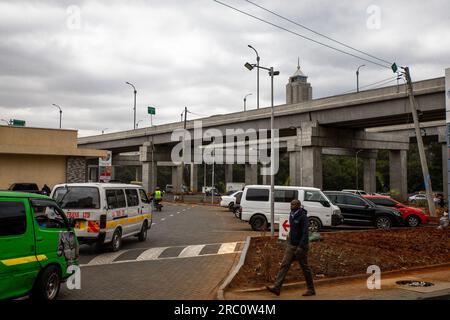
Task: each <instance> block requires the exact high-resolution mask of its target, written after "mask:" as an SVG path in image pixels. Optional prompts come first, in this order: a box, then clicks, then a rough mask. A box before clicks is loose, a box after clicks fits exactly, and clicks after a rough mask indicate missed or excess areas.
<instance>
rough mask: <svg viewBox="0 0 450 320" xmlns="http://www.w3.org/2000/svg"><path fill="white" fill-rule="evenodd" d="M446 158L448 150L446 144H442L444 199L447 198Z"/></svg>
mask: <svg viewBox="0 0 450 320" xmlns="http://www.w3.org/2000/svg"><path fill="white" fill-rule="evenodd" d="M448 156H449V149H448V146H447V143H443V144H442V188H443V190H442V191H443V193H444V198H447V197H448V175H449V174H448V162H449V160H448Z"/></svg>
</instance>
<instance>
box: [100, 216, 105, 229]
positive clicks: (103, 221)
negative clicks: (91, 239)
mask: <svg viewBox="0 0 450 320" xmlns="http://www.w3.org/2000/svg"><path fill="white" fill-rule="evenodd" d="M105 228H106V214H102V215H100V229H105Z"/></svg>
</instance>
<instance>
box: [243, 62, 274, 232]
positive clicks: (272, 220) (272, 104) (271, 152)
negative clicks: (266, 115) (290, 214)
mask: <svg viewBox="0 0 450 320" xmlns="http://www.w3.org/2000/svg"><path fill="white" fill-rule="evenodd" d="M244 66H245V67H246V68H247V69H248V70H250V71H251V70H253V68H257V69H258V70H259V69H264V70H267V71H269V76H270V92H271V97H270V100H271V112H270V233H271V235H272V237H273V236H274V235H275V226H274V222H275V198H274V196H275V167H274V164H275V135H274V124H275V114H274V102H273V78H274V76H278V75H279V74H280V71H274V70H273V67H270V68H266V67H262V66H260V65H259V64H256V65H255V64H250V63H248V62H246V63H245V65H244Z"/></svg>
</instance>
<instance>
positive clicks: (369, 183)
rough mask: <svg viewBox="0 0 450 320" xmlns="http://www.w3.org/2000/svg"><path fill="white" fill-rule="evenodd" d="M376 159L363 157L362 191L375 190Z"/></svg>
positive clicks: (373, 191) (369, 191) (372, 191)
mask: <svg viewBox="0 0 450 320" xmlns="http://www.w3.org/2000/svg"><path fill="white" fill-rule="evenodd" d="M376 171H377V159H375V158H366V159H364V191H366V192H367V193H375V192H377V177H376Z"/></svg>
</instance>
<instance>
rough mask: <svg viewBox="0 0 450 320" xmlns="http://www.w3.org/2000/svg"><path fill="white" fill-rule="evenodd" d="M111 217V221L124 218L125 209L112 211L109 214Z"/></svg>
mask: <svg viewBox="0 0 450 320" xmlns="http://www.w3.org/2000/svg"><path fill="white" fill-rule="evenodd" d="M111 215H112V217H113V219H117V218H121V217H125V216H126V213H125V209H120V210H117V211H113V212H112V213H111Z"/></svg>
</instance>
